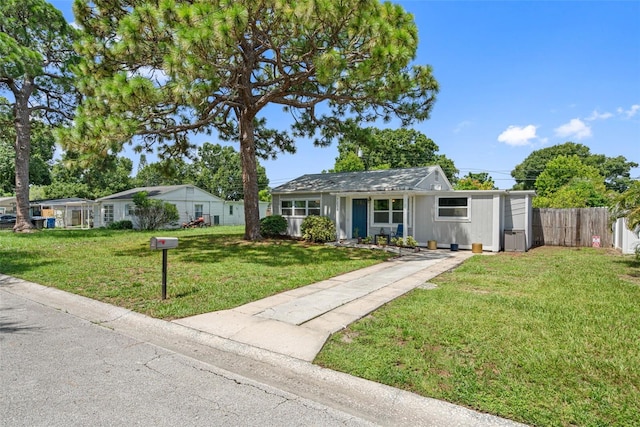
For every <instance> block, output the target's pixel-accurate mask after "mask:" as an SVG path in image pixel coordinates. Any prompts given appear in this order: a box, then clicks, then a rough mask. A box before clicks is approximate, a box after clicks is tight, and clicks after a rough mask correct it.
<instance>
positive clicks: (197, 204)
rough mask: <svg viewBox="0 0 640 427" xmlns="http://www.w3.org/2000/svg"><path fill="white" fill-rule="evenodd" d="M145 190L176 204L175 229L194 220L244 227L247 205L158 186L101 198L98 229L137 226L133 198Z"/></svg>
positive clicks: (186, 189) (263, 209) (262, 208)
mask: <svg viewBox="0 0 640 427" xmlns="http://www.w3.org/2000/svg"><path fill="white" fill-rule="evenodd" d="M142 191H145V192H146V193H147V195H148V197H149V198H151V199H158V200H162V201H164V202H167V203H171V204H173V205H175V207H176V208H177V209H178V213H179V214H180V219H179V220H178V222H177V223H176V224H173V225H172V226H174V227H180V226H181V224H182V223H188V222H189V221H191V220H193V219H197V218H200V217H203V218H205V223H207V224H209V225H243V224H244V203H243V202H242V201H227V200H223V199H221V198H219V197H216V196H214V195H213V194H211V193H209V192H207V191H204V190H202V189H200V188H198V187H196V186H194V185H189V184H183V185H165V186H155V187H137V188H132V189H131V190H126V191H121V192H120V193H116V194H112V195H110V196H106V197H101V198H99V199H97V200H96V201H95V208H94V215H93V216H94V226H95V227H105V226H107V225H109V224H110V223H112V222H115V221H122V220H129V221H132V222H133V223H134V227H135V218H134V215H133V213H134V209H135V204H134V203H133V196H134V195H136V194H137V193H139V192H142ZM267 205H268V203H266V202H261V203H260V217H261V218H262V217H264V216H265V215H266V211H267Z"/></svg>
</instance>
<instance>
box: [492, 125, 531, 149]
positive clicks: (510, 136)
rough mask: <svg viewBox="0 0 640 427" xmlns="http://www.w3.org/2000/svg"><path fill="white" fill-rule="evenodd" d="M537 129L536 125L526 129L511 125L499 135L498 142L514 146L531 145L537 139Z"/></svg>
mask: <svg viewBox="0 0 640 427" xmlns="http://www.w3.org/2000/svg"><path fill="white" fill-rule="evenodd" d="M536 129H537V126H534V125H528V126H525V127H520V126H514V125H511V126H509V127H508V128H507V129H506V130H505V131H503V132H502V133H501V134H500V135H498V141H499V142H504V143H505V144H507V145H513V146H520V145H529V144H531V140H532V139H535V138H537V136H536Z"/></svg>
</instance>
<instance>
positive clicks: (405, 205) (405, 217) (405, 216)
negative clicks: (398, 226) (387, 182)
mask: <svg viewBox="0 0 640 427" xmlns="http://www.w3.org/2000/svg"><path fill="white" fill-rule="evenodd" d="M408 232H409V195H408V194H407V193H405V194H403V195H402V243H403V244H404V245H406V244H407V233H408Z"/></svg>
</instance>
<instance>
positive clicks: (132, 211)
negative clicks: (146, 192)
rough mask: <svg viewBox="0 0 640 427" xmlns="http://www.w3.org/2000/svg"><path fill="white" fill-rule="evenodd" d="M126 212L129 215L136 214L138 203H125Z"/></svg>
mask: <svg viewBox="0 0 640 427" xmlns="http://www.w3.org/2000/svg"><path fill="white" fill-rule="evenodd" d="M124 212H125V214H126V215H127V216H135V214H136V205H135V204H133V203H127V204H126V205H124Z"/></svg>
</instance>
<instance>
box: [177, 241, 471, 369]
mask: <svg viewBox="0 0 640 427" xmlns="http://www.w3.org/2000/svg"><path fill="white" fill-rule="evenodd" d="M472 255H473V253H471V252H470V251H462V252H451V251H444V250H435V251H429V250H425V249H423V250H422V251H421V252H418V253H412V254H410V255H405V256H402V257H400V258H397V259H394V260H390V261H387V262H383V263H381V264H377V265H374V266H371V267H368V268H364V269H361V270H357V271H353V272H351V273H347V274H343V275H341V276H337V277H334V278H332V279H329V280H325V281H322V282H318V283H314V284H312V285H309V286H305V287H302V288H298V289H294V290H291V291H287V292H283V293H281V294H278V295H274V296H272V297H269V298H265V299H262V300H259V301H255V302H251V303H249V304H245V305H243V306H240V307H236V308H234V309H231V310H224V311H217V312H213V313H206V314H200V315H197V316H192V317H187V318H183V319H178V320H175V321H174V323H176V324H179V325H182V326H186V327H189V328H192V329H195V330H198V331H202V332H206V333H209V334H212V335H216V336H219V337H222V338H227V339H231V340H233V341H237V342H241V343H244V344H248V345H251V346H254V347H258V348H262V349H265V350H270V351H273V352H275V353H279V354H283V355H286V356H291V357H295V358H298V359H302V360H305V361H312V360H313V359H314V358H315V357H316V355H317V354H318V352H319V351H320V350H321V349H322V346H323V345H324V343H325V342H326V340H327V338H329V336H330V335H331V334H333V333H334V332H337V331H339V330H341V329H344V328H345V327H346V326H347V325H349V324H350V323H353V322H355V321H356V320H358V319H361V318H362V317H364V316H366V315H367V314H369V313H371V312H372V311H374V310H375V309H377V308H378V307H380V306H382V305H384V304H385V303H387V302H389V301H391V300H393V299H395V298H397V297H399V296H400V295H403V294H405V293H406V292H408V291H410V290H412V289H414V288H416V287H418V286H420V285H423V284H425V282H427V281H428V280H430V279H432V278H433V277H436V276H438V275H439V274H442V273H443V272H445V271H448V270H451V269H452V268H454V267H456V266H458V265H459V264H461V263H462V262H463V261H464V260H466V259H467V258H469V257H471V256H472Z"/></svg>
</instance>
